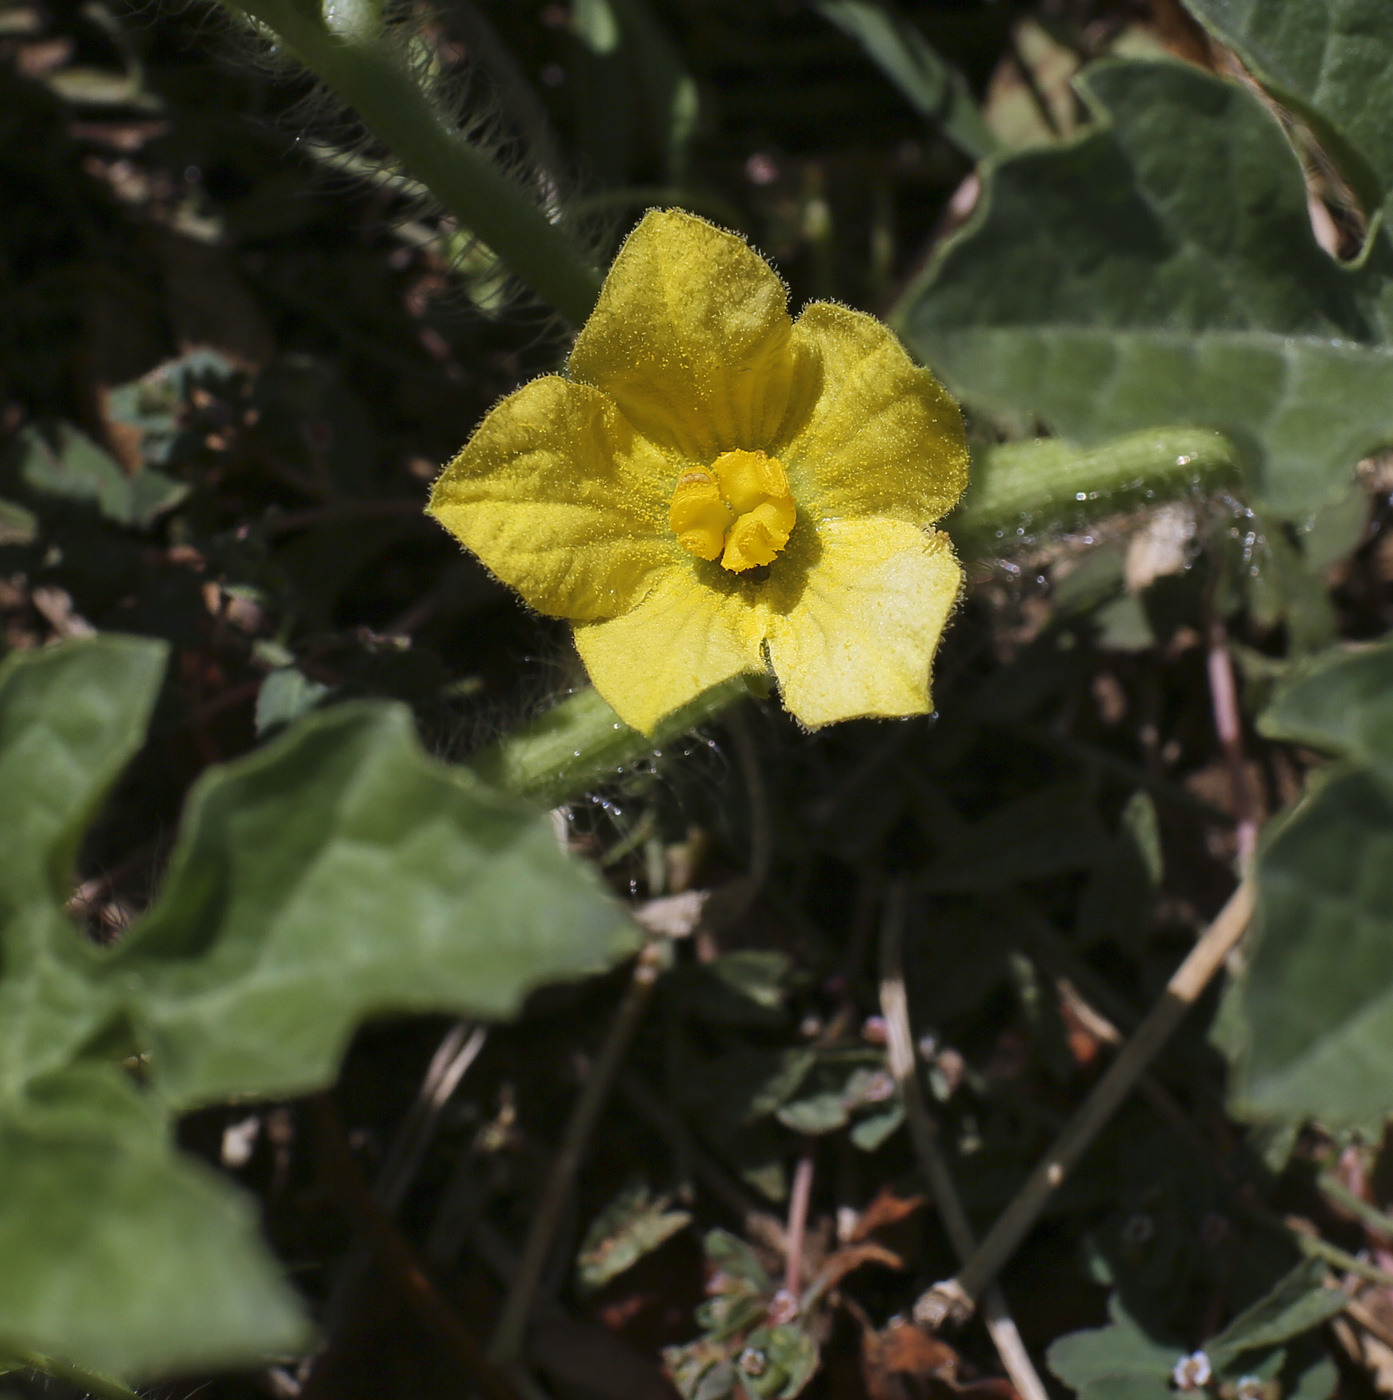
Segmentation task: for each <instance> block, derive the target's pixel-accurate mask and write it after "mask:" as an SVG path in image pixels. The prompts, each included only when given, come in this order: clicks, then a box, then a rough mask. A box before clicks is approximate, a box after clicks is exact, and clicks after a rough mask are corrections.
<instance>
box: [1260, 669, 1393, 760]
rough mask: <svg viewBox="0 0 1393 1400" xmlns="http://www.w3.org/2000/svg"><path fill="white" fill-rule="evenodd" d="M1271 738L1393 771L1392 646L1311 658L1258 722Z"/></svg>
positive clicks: (1285, 686)
mask: <svg viewBox="0 0 1393 1400" xmlns="http://www.w3.org/2000/svg"><path fill="white" fill-rule="evenodd" d="M1259 727H1260V728H1261V730H1262V732H1263V733H1264V734H1266V735H1268V736H1269V737H1270V738H1273V739H1286V740H1289V741H1290V742H1291V743H1295V744H1306V745H1308V746H1309V747H1311V748H1315V749H1324V750H1326V751H1328V752H1332V753H1336V754H1341V755H1343V756H1345V757H1348V758H1351V759H1353V760H1355V761H1356V762H1358V763H1361V764H1367V765H1371V766H1375V767H1377V766H1383V767H1387V768H1389V769H1390V770H1393V643H1389V642H1383V643H1381V644H1379V645H1377V646H1371V647H1360V648H1359V649H1357V650H1354V649H1351V650H1345V649H1343V648H1335V649H1332V650H1331V651H1327V652H1323V653H1321V655H1319V656H1317V657H1314V658H1312V660H1311V661H1310V662H1308V663H1307V664H1306V665H1305V666H1304V667H1302V669H1301V670H1300V671H1298V672H1297V673H1296V674H1295V675H1294V676H1293V677H1292V678H1291V680H1290V681H1289V682H1288V683H1287V684H1286V685H1284V686H1283V687H1282V689H1281V691H1280V692H1279V693H1278V694H1277V695H1276V696H1274V697H1273V701H1272V704H1271V705H1270V706H1269V707H1268V709H1267V710H1266V711H1265V712H1264V714H1263V715H1262V718H1261V720H1260V722H1259Z"/></svg>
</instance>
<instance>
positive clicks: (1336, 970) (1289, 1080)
mask: <svg viewBox="0 0 1393 1400" xmlns="http://www.w3.org/2000/svg"><path fill="white" fill-rule="evenodd" d="M1256 877H1257V909H1256V914H1255V916H1254V945H1253V947H1252V949H1251V950H1250V953H1249V956H1248V961H1247V967H1246V970H1245V972H1244V974H1243V977H1242V979H1241V981H1240V982H1239V983H1238V985H1237V986H1236V988H1235V990H1234V992H1233V996H1232V1000H1231V1001H1230V1002H1229V1004H1228V1005H1227V1006H1226V1008H1225V1012H1226V1016H1225V1020H1226V1025H1225V1036H1226V1041H1227V1044H1228V1046H1229V1051H1230V1053H1231V1054H1233V1055H1235V1056H1236V1064H1235V1066H1234V1075H1233V1081H1232V1091H1231V1092H1232V1102H1233V1106H1234V1110H1235V1112H1237V1113H1238V1114H1239V1115H1240V1116H1243V1117H1249V1118H1254V1119H1258V1120H1272V1121H1278V1122H1299V1121H1301V1120H1303V1119H1306V1118H1316V1119H1318V1120H1319V1121H1321V1122H1322V1123H1325V1124H1327V1125H1330V1126H1332V1127H1339V1126H1343V1125H1347V1124H1357V1123H1360V1122H1362V1121H1365V1120H1367V1119H1369V1118H1371V1117H1378V1116H1380V1115H1383V1114H1385V1113H1387V1112H1388V1111H1389V1110H1390V1109H1393V1070H1391V1069H1390V1066H1393V780H1390V779H1387V778H1384V777H1382V776H1381V775H1379V774H1378V773H1376V772H1375V771H1373V770H1370V769H1361V768H1352V767H1349V766H1346V765H1337V766H1336V767H1334V768H1332V769H1330V770H1328V771H1327V772H1326V773H1324V774H1323V775H1321V777H1320V778H1318V779H1317V780H1316V781H1315V782H1314V783H1313V784H1312V791H1311V792H1310V794H1309V795H1308V797H1307V798H1306V799H1305V800H1304V801H1303V802H1302V803H1301V804H1300V805H1299V806H1298V807H1297V808H1296V810H1295V812H1294V813H1293V814H1292V815H1291V816H1290V817H1289V818H1288V819H1287V820H1286V821H1285V822H1284V823H1282V824H1281V826H1280V828H1279V829H1278V831H1277V832H1276V834H1275V835H1274V836H1272V837H1271V838H1270V839H1269V840H1268V842H1267V843H1266V845H1265V848H1264V849H1263V851H1262V852H1261V854H1260V856H1259V859H1258V863H1257V872H1256Z"/></svg>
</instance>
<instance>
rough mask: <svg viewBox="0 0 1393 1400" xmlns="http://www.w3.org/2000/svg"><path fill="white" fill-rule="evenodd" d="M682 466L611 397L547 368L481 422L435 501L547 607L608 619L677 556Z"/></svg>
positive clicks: (510, 578) (441, 516) (493, 563)
mask: <svg viewBox="0 0 1393 1400" xmlns="http://www.w3.org/2000/svg"><path fill="white" fill-rule="evenodd" d="M677 470H678V467H677V465H675V464H673V463H672V462H670V461H669V460H668V459H667V458H666V456H665V455H664V454H663V453H662V452H660V451H659V449H657V448H656V447H654V446H653V444H652V443H649V442H646V441H645V440H644V439H643V438H642V437H641V436H640V435H639V434H637V433H635V432H634V430H633V427H632V426H631V425H630V424H629V423H628V422H626V421H625V418H624V415H623V414H622V413H620V412H619V410H618V409H617V408H616V407H615V405H614V403H613V402H612V401H611V400H609V399H607V398H606V397H605V395H603V394H601V393H598V392H597V391H596V390H594V389H592V388H590V387H588V386H587V385H584V384H572V383H569V382H568V381H567V380H564V379H560V378H558V377H556V376H555V375H548V376H547V377H546V378H543V379H534V380H533V381H532V382H531V383H530V384H526V385H524V386H523V387H522V388H521V389H519V390H518V391H517V393H515V394H510V395H509V396H508V397H507V398H506V399H504V400H503V402H502V403H501V404H499V405H498V407H497V408H495V409H494V410H493V412H492V413H490V414H489V415H488V417H487V418H485V419H484V421H483V423H481V424H480V425H479V428H478V431H477V432H475V434H474V436H473V437H472V438H471V439H470V440H469V442H468V444H467V445H466V446H465V448H464V449H463V450H462V451H461V452H460V454H459V456H458V457H456V458H455V459H454V461H453V462H451V463H450V465H449V466H448V467H446V468H445V470H444V472H443V473H442V474H441V476H440V479H439V480H438V481H437V482H436V483H435V487H434V489H433V490H432V491H431V498H430V506H429V507H428V509H429V513H430V514H431V515H433V516H434V517H435V518H436V519H437V520H438V521H440V523H441V524H442V525H444V526H445V528H446V529H447V530H449V531H450V533H451V534H453V535H454V536H455V537H456V538H457V539H458V540H459V541H460V542H461V543H462V544H464V545H465V546H467V547H468V548H469V549H471V550H473V551H474V553H475V554H477V555H478V556H479V558H480V559H482V560H483V561H484V563H485V564H486V565H487V566H488V567H489V568H490V569H492V570H493V572H494V573H495V574H497V575H498V577H499V578H501V579H502V580H503V582H504V583H507V584H511V585H512V587H514V588H516V589H517V591H518V592H519V593H521V594H522V596H523V597H524V598H525V599H526V600H527V601H528V602H529V603H530V604H531V605H532V606H533V607H534V608H536V609H537V610H538V611H539V612H544V613H550V614H551V615H552V616H554V617H569V618H572V619H575V620H582V619H588V618H594V617H609V616H612V615H613V614H615V613H618V612H622V611H623V610H624V609H625V608H627V607H629V606H631V605H632V604H633V603H634V601H635V600H636V599H637V598H639V597H640V596H641V595H642V592H643V590H644V589H645V588H646V587H647V586H648V580H649V576H650V575H651V574H652V572H653V571H654V570H655V569H659V568H661V567H663V566H664V565H667V564H669V563H670V562H671V560H672V555H673V553H674V551H675V543H674V541H673V540H672V538H671V536H670V533H669V531H668V521H667V506H668V501H667V498H668V494H669V492H670V491H671V489H672V488H671V481H672V478H673V477H674V475H675V474H676V471H677Z"/></svg>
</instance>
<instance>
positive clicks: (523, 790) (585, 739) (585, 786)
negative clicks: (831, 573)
mask: <svg viewBox="0 0 1393 1400" xmlns="http://www.w3.org/2000/svg"><path fill="white" fill-rule="evenodd" d="M757 686H758V682H757V680H756V678H754V677H748V676H737V677H736V678H735V679H734V680H729V681H725V682H723V683H722V684H721V685H717V686H713V687H712V688H711V689H710V690H708V691H706V692H704V693H703V694H701V695H698V696H697V698H696V699H695V700H693V701H692V702H691V703H690V704H688V705H684V706H683V707H682V708H681V709H680V710H674V711H673V712H672V714H670V715H668V716H667V718H666V719H664V720H663V721H662V722H661V723H660V724H659V725H658V727H657V728H656V729H655V730H654V731H653V733H652V734H646V735H645V734H640V733H639V732H638V731H637V730H636V729H630V728H629V726H628V725H626V724H625V723H624V722H623V721H622V720H621V719H620V718H619V716H618V715H616V714H615V713H614V711H613V710H612V709H610V707H609V706H608V705H607V704H606V703H605V702H604V701H603V700H602V699H600V696H599V694H598V692H597V691H594V690H592V689H590V688H589V687H588V686H587V687H586V688H585V689H584V690H577V691H576V692H574V694H571V695H568V696H567V697H566V698H565V699H564V700H562V701H561V702H560V704H558V705H553V706H552V708H551V709H549V710H547V711H546V712H545V713H543V714H541V715H539V716H538V717H537V718H536V719H534V720H532V721H531V723H529V724H525V725H523V726H522V727H521V728H520V729H515V730H514V731H513V732H512V733H511V734H507V735H505V736H504V737H503V738H502V739H500V740H499V741H498V742H497V743H496V744H493V745H492V746H491V747H489V748H487V749H485V750H484V751H483V752H482V753H480V754H476V755H475V757H474V758H473V759H472V760H471V764H472V766H473V768H474V771H475V772H476V773H478V774H479V776H480V777H481V778H484V779H485V780H486V781H488V782H490V783H492V784H493V785H494V786H495V787H501V788H504V789H506V790H507V791H508V792H514V793H517V794H518V796H519V797H528V798H531V799H532V800H533V801H535V802H540V803H543V804H545V805H546V806H548V807H555V806H557V805H558V804H559V803H562V802H567V801H570V800H572V799H574V798H576V797H579V796H580V795H581V794H582V793H584V792H586V791H588V790H589V789H590V788H592V787H595V786H596V785H597V784H599V783H602V782H604V781H605V780H606V779H607V778H612V777H614V776H615V775H616V774H618V773H622V772H623V771H624V770H625V769H626V768H628V767H630V766H631V765H632V764H634V763H638V762H641V761H642V760H643V759H646V758H649V757H652V756H655V755H658V754H660V753H661V751H662V747H663V745H664V744H668V743H671V742H672V741H673V740H674V739H680V738H681V737H682V736H683V735H684V734H687V733H689V732H690V731H691V730H693V729H696V728H698V727H699V726H700V725H703V724H706V723H707V722H708V721H709V720H713V719H715V718H717V717H718V716H719V715H720V714H721V713H722V712H723V711H725V710H726V709H728V708H729V707H730V706H731V705H733V704H734V703H735V702H736V701H737V700H740V699H742V698H743V697H744V696H747V695H749V694H750V693H751V692H752V691H753V690H755V689H756V688H757Z"/></svg>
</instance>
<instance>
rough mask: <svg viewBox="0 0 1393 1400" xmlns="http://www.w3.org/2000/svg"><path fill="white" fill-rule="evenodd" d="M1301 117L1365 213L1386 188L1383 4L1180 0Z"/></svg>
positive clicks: (1389, 162) (1389, 109)
mask: <svg viewBox="0 0 1393 1400" xmlns="http://www.w3.org/2000/svg"><path fill="white" fill-rule="evenodd" d="M1185 4H1186V6H1187V7H1188V8H1189V9H1190V10H1191V12H1192V13H1193V14H1194V15H1195V17H1196V18H1197V19H1198V20H1199V21H1200V22H1201V23H1202V24H1203V25H1204V26H1205V27H1206V28H1207V29H1209V30H1211V31H1212V32H1213V33H1214V34H1215V35H1216V36H1217V37H1218V38H1219V39H1221V40H1222V41H1223V42H1224V43H1225V44H1227V45H1228V46H1229V47H1230V48H1231V49H1233V50H1235V51H1236V52H1237V53H1238V55H1239V56H1240V57H1241V58H1242V59H1243V62H1244V63H1245V64H1247V66H1248V67H1249V68H1250V69H1251V70H1252V72H1253V73H1254V75H1255V76H1256V77H1257V78H1258V79H1259V80H1260V81H1261V83H1262V85H1263V86H1264V87H1265V88H1267V90H1268V91H1269V92H1271V93H1272V94H1273V96H1274V97H1276V98H1277V99H1278V100H1279V101H1281V102H1282V103H1284V104H1285V105H1286V106H1288V107H1290V108H1292V109H1293V110H1294V111H1297V112H1299V113H1301V115H1302V116H1304V117H1305V118H1306V120H1307V121H1308V122H1309V123H1310V125H1311V127H1312V129H1313V130H1314V131H1315V132H1316V134H1317V136H1318V137H1319V138H1320V141H1321V144H1322V145H1323V146H1324V147H1325V149H1326V151H1327V152H1328V153H1329V154H1330V155H1331V156H1332V157H1333V158H1334V159H1335V160H1336V162H1337V163H1338V164H1339V165H1340V167H1341V169H1342V171H1343V173H1344V175H1345V178H1346V179H1347V180H1348V181H1349V182H1350V185H1351V186H1352V187H1353V188H1354V190H1355V192H1356V193H1357V194H1358V195H1359V196H1360V198H1361V200H1362V201H1363V203H1364V206H1365V209H1366V210H1367V211H1368V212H1369V213H1371V214H1372V213H1373V211H1374V210H1375V209H1377V208H1378V207H1379V205H1380V204H1382V203H1383V201H1384V199H1385V198H1387V195H1388V192H1389V189H1390V187H1391V186H1393V96H1390V94H1389V91H1388V73H1389V69H1390V67H1393V12H1390V10H1389V8H1388V6H1387V5H1386V4H1385V3H1384V0H1185Z"/></svg>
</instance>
